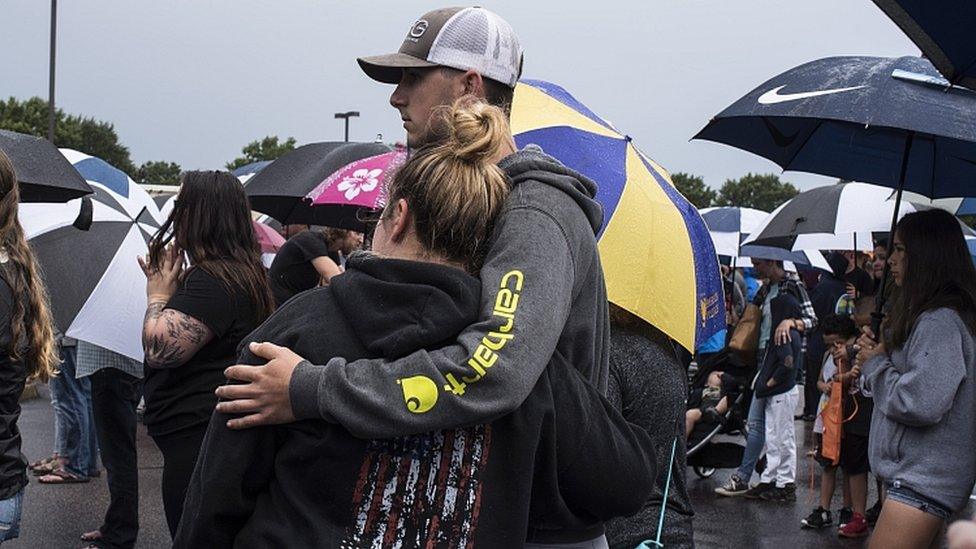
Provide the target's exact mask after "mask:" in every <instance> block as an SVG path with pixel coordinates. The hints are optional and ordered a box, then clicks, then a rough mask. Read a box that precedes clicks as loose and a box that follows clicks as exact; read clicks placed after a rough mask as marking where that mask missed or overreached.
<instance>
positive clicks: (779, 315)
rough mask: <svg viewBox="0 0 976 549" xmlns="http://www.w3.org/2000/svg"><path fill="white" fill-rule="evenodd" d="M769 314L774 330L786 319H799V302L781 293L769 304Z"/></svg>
mask: <svg viewBox="0 0 976 549" xmlns="http://www.w3.org/2000/svg"><path fill="white" fill-rule="evenodd" d="M769 312H770V314H771V316H772V318H773V324H772V325H773V327H774V328H775V327H776V326H779V324H780V322H783V321H784V320H786V319H788V318H800V302H799V301H797V300H796V298H795V297H793V296H791V295H790V294H787V293H781V294H779V295H777V296H776V297H774V298H773V300H772V301H770V302H769Z"/></svg>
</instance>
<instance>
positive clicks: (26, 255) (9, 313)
mask: <svg viewBox="0 0 976 549" xmlns="http://www.w3.org/2000/svg"><path fill="white" fill-rule="evenodd" d="M19 201H20V190H19V188H18V184H17V176H16V174H15V173H14V168H13V165H12V164H11V163H10V160H9V159H8V158H7V156H6V155H5V154H4V153H3V151H0V449H2V450H0V525H2V528H0V543H2V542H4V541H7V540H11V539H14V538H16V537H18V536H19V534H20V515H21V509H22V506H23V498H24V487H25V486H27V459H26V458H25V457H24V454H23V453H21V448H20V446H21V437H20V429H19V428H18V427H17V420H18V419H19V418H20V395H21V393H23V391H24V385H25V384H26V382H27V380H30V379H36V380H38V381H41V382H46V381H47V380H48V379H49V378H50V377H51V376H53V375H55V374H56V373H57V372H56V367H57V365H58V362H59V360H58V354H57V349H56V346H55V341H54V327H53V322H52V320H51V309H50V306H49V304H48V296H47V290H46V289H45V288H44V283H43V280H42V278H41V273H40V269H39V268H38V265H37V260H36V258H35V257H34V252H33V251H32V250H31V248H30V246H29V245H28V244H27V238H26V237H25V236H24V229H23V227H21V225H20V221H18V220H17V203H18V202H19Z"/></svg>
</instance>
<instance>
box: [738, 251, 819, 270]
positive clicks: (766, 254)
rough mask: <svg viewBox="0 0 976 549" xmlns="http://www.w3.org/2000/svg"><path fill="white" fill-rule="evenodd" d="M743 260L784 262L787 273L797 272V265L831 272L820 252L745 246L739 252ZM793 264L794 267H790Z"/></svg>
mask: <svg viewBox="0 0 976 549" xmlns="http://www.w3.org/2000/svg"><path fill="white" fill-rule="evenodd" d="M739 257H740V258H742V259H753V258H754V259H769V260H772V261H782V262H783V263H784V268H785V269H786V270H787V271H792V272H796V270H797V269H796V267H795V265H803V266H805V267H812V268H815V269H820V270H822V271H827V272H830V271H831V269H830V264H829V263H827V259H826V258H825V257H824V255H823V254H822V253H820V251H819V250H796V251H791V250H785V249H783V248H777V247H775V246H759V245H756V244H743V245H742V248H741V249H740V251H739ZM790 264H792V265H790Z"/></svg>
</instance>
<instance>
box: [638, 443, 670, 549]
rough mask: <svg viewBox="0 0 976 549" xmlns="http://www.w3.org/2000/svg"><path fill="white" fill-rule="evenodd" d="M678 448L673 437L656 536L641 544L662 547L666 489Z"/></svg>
mask: <svg viewBox="0 0 976 549" xmlns="http://www.w3.org/2000/svg"><path fill="white" fill-rule="evenodd" d="M677 448H678V438H677V437H675V439H674V442H673V443H671V461H670V462H669V463H668V482H667V484H665V485H664V499H663V500H662V501H661V517H660V518H659V519H658V521H657V538H656V539H655V540H654V541H651V540H647V541H645V542H644V543H642V544H641V545H644V546H646V545H647V544H649V543H650V544H653V545H654V546H655V547H664V544H663V543H661V535H662V534H663V533H664V511H665V510H667V508H668V491H670V489H671V473H673V472H674V453H675V451H676V450H677Z"/></svg>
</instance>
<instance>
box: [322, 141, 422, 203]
mask: <svg viewBox="0 0 976 549" xmlns="http://www.w3.org/2000/svg"><path fill="white" fill-rule="evenodd" d="M406 161H407V151H406V149H404V148H397V149H395V150H392V151H390V152H385V153H383V154H378V155H376V156H369V157H366V158H362V159H360V160H356V161H354V162H351V163H349V164H347V165H345V166H343V167H342V168H340V169H339V170H337V171H336V172H335V173H333V174H332V175H330V176H329V177H327V178H326V179H325V181H323V182H322V183H320V184H319V185H318V186H317V187H315V189H313V190H312V192H310V193H308V196H307V199H308V200H309V201H310V202H311V204H312V206H313V207H318V206H330V205H350V206H362V207H364V208H369V209H380V208H383V207H384V206H386V185H387V184H388V183H389V180H390V178H391V177H392V176H393V174H395V173H396V171H397V169H398V168H399V167H400V166H402V165H403V164H404V162H406Z"/></svg>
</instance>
